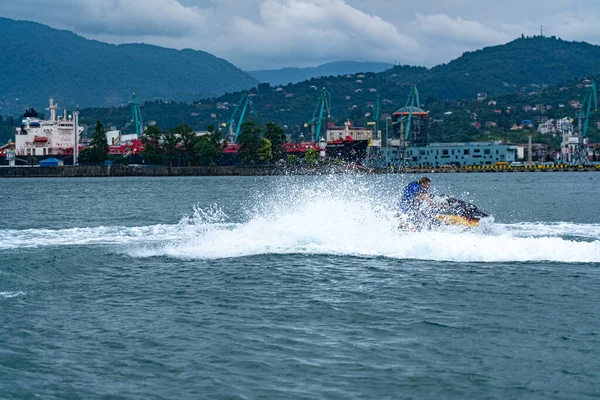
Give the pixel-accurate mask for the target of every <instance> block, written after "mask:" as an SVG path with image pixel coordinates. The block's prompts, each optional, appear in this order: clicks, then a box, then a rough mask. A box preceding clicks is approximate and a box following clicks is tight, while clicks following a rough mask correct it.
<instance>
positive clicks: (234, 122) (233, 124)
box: [223, 92, 258, 143]
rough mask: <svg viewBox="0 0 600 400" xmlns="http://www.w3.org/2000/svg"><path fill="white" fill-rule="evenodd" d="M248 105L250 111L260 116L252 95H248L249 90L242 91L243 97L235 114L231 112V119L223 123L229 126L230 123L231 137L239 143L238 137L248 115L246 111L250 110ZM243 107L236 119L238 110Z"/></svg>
mask: <svg viewBox="0 0 600 400" xmlns="http://www.w3.org/2000/svg"><path fill="white" fill-rule="evenodd" d="M248 107H250V112H251V113H252V114H253V115H254V116H255V117H256V118H258V113H257V112H256V110H255V109H254V106H253V105H252V100H250V97H249V96H248V93H247V92H244V93H242V97H241V98H240V101H239V102H238V104H237V106H236V107H235V110H233V114H231V118H229V121H228V122H227V123H225V124H223V126H228V125H229V138H230V139H233V143H237V138H238V136H239V134H240V129H241V128H242V124H243V123H244V117H245V115H246V111H247V110H248ZM240 108H241V113H240V116H239V118H237V119H236V115H237V113H238V111H239V110H240ZM234 129H235V133H234Z"/></svg>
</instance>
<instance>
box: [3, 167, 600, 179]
mask: <svg viewBox="0 0 600 400" xmlns="http://www.w3.org/2000/svg"><path fill="white" fill-rule="evenodd" d="M593 171H600V165H595V166H586V167H584V166H567V165H555V166H544V165H540V166H529V167H506V166H503V167H480V168H477V167H462V168H439V167H437V168H436V167H423V168H390V169H374V168H368V167H355V168H348V167H345V166H334V165H316V166H300V167H281V166H261V165H258V166H216V167H215V166H213V167H166V166H152V167H147V166H125V165H117V166H115V165H113V166H104V165H81V166H71V165H67V166H59V167H40V166H19V167H0V178H44V177H47V178H83V177H126V176H270V175H323V174H344V173H362V174H422V173H428V174H431V173H498V172H501V173H519V172H593Z"/></svg>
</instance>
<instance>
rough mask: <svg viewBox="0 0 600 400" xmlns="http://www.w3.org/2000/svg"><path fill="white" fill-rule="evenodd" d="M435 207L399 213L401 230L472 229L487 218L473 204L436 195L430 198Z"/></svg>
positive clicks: (486, 215)
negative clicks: (454, 227) (451, 227)
mask: <svg viewBox="0 0 600 400" xmlns="http://www.w3.org/2000/svg"><path fill="white" fill-rule="evenodd" d="M431 199H432V200H433V201H434V202H435V203H436V204H437V206H434V207H432V206H429V205H427V206H424V207H419V208H418V209H415V210H411V211H409V212H402V213H400V217H401V219H402V221H403V223H401V227H402V228H406V229H408V230H429V229H435V228H439V227H442V226H448V225H452V226H457V227H463V228H474V227H476V226H478V225H479V222H480V221H481V220H482V219H483V218H485V217H488V214H486V213H484V212H483V211H481V210H480V209H479V207H477V206H476V205H475V204H471V203H467V202H465V201H462V200H459V199H456V198H453V197H448V196H443V195H438V196H431Z"/></svg>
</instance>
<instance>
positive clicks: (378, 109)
mask: <svg viewBox="0 0 600 400" xmlns="http://www.w3.org/2000/svg"><path fill="white" fill-rule="evenodd" d="M380 118H381V101H380V98H379V92H377V99H376V100H375V109H374V111H373V118H372V119H371V121H369V122H367V125H371V126H373V125H374V126H375V131H374V132H373V139H374V140H377V139H379V119H380Z"/></svg>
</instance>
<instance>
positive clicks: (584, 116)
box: [573, 81, 598, 164]
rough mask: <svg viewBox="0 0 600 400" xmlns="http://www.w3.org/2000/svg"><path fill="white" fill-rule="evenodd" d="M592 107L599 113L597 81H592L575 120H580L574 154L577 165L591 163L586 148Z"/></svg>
mask: <svg viewBox="0 0 600 400" xmlns="http://www.w3.org/2000/svg"><path fill="white" fill-rule="evenodd" d="M592 105H593V111H594V112H596V111H598V95H597V91H596V82H595V81H591V83H590V86H588V88H587V91H586V93H585V97H584V99H583V103H582V104H581V109H580V110H579V112H578V113H577V114H576V115H575V118H577V119H578V135H577V136H578V139H579V140H578V143H577V147H576V149H575V154H573V162H575V163H577V164H586V163H588V162H589V161H590V159H589V156H588V152H587V149H586V148H585V137H586V135H587V130H588V126H589V123H590V114H591V113H592Z"/></svg>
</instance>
